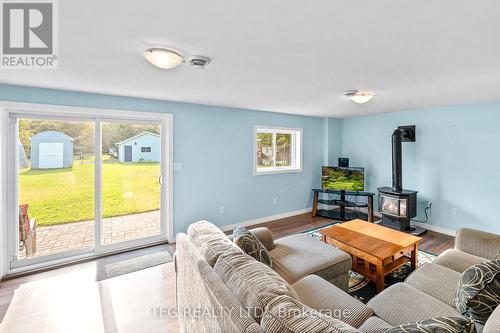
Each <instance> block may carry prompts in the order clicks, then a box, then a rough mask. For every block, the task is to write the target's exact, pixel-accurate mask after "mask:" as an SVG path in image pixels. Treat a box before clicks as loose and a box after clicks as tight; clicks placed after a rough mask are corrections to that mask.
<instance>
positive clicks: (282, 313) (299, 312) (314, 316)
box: [260, 296, 361, 333]
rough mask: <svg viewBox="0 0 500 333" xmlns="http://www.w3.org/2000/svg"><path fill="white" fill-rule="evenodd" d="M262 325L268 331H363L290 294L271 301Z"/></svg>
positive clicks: (345, 332)
mask: <svg viewBox="0 0 500 333" xmlns="http://www.w3.org/2000/svg"><path fill="white" fill-rule="evenodd" d="M260 325H261V326H262V328H263V330H264V332H266V333H275V332H276V333H316V332H321V333H358V332H359V333H361V331H360V330H357V329H355V328H354V327H352V326H350V325H348V324H346V323H344V322H342V321H340V320H338V319H335V318H333V317H330V316H327V315H325V314H322V313H321V312H320V311H318V310H314V309H311V308H310V307H308V306H306V305H304V304H302V303H300V302H299V301H297V300H296V299H293V298H292V297H290V296H279V297H276V298H274V299H273V300H272V301H271V302H269V303H268V305H267V307H266V310H265V311H264V315H263V316H262V320H261V323H260Z"/></svg>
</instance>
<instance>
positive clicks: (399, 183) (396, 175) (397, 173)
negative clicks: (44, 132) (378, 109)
mask: <svg viewBox="0 0 500 333" xmlns="http://www.w3.org/2000/svg"><path fill="white" fill-rule="evenodd" d="M402 142H403V133H402V131H401V130H400V129H396V130H395V131H394V133H392V190H393V191H394V192H401V191H402V190H403V175H402V162H401V151H402V148H401V144H402Z"/></svg>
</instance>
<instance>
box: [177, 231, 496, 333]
mask: <svg viewBox="0 0 500 333" xmlns="http://www.w3.org/2000/svg"><path fill="white" fill-rule="evenodd" d="M252 232H253V233H254V235H255V236H256V237H257V238H258V239H259V240H260V241H261V242H262V244H264V246H265V247H266V248H267V249H268V250H269V253H270V254H271V257H272V259H273V265H272V267H273V268H272V269H271V268H270V267H268V266H266V265H264V264H262V263H260V262H258V261H257V260H255V259H253V258H251V257H250V256H248V255H246V254H244V253H242V251H241V250H240V249H239V248H238V247H237V246H235V245H234V244H233V242H232V241H231V240H230V239H229V238H228V237H227V236H226V235H225V234H224V233H223V232H222V231H220V230H219V229H218V228H217V227H216V226H214V225H213V224H211V223H209V222H207V221H200V222H197V223H194V224H192V225H191V226H190V227H189V229H188V232H187V234H182V233H181V234H178V236H177V252H176V255H175V265H176V279H177V306H178V314H179V321H180V324H181V328H182V331H183V332H295V330H296V329H297V327H298V330H299V331H301V332H320V331H323V332H374V333H379V332H380V333H381V332H385V331H387V330H389V329H391V328H393V327H395V326H397V325H401V324H406V323H411V322H417V321H422V320H426V319H429V318H435V317H461V315H460V314H459V313H458V312H457V310H456V309H455V307H454V305H453V299H454V297H455V293H456V289H457V285H458V279H459V278H460V276H461V273H462V272H463V271H464V270H465V269H467V268H468V267H470V266H471V265H474V264H476V263H480V262H484V261H486V260H488V259H494V258H495V256H497V255H498V251H499V250H500V236H498V235H495V234H491V233H486V232H482V231H477V230H472V229H466V228H463V229H460V230H459V231H458V233H457V236H456V245H455V248H454V249H451V250H448V251H445V252H444V253H442V254H441V255H440V256H439V257H438V258H437V259H436V260H435V262H434V263H427V264H424V265H422V266H421V267H420V268H418V269H417V270H416V271H415V272H413V273H412V274H411V275H410V276H409V277H408V279H407V280H406V281H405V282H404V283H397V284H395V285H392V286H390V287H389V288H387V289H385V290H384V291H383V292H381V293H380V294H378V295H377V296H375V297H374V298H373V299H371V300H370V301H369V302H368V303H367V304H366V305H365V304H363V303H361V302H360V301H358V300H357V299H355V298H353V297H351V296H350V295H349V294H348V293H346V289H347V281H348V280H347V278H348V277H347V272H348V270H349V268H350V266H351V259H350V256H349V255H347V254H345V253H343V252H342V251H340V250H338V249H336V248H333V247H331V246H330V245H326V244H324V243H322V242H321V241H319V240H316V239H314V238H312V237H310V236H307V235H293V236H289V237H285V238H282V239H279V240H274V239H273V237H272V234H271V232H270V231H269V230H268V229H266V228H259V229H256V230H253V231H252ZM298 310H300V311H302V312H301V313H303V312H304V310H307V311H310V312H307V311H306V312H307V318H305V319H304V318H302V321H299V320H298V319H297V320H296V319H295V317H296V316H297V313H298V312H297V311H298ZM294 316H295V317H294ZM301 325H303V326H301ZM476 328H477V330H478V331H479V332H484V333H499V332H500V307H497V308H496V310H495V311H494V312H493V314H492V315H491V316H490V318H489V319H488V321H487V322H486V324H485V325H484V327H483V326H482V325H480V324H476Z"/></svg>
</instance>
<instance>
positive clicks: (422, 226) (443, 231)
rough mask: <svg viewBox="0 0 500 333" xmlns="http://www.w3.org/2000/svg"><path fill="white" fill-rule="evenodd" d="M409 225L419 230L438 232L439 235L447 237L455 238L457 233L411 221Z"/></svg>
mask: <svg viewBox="0 0 500 333" xmlns="http://www.w3.org/2000/svg"><path fill="white" fill-rule="evenodd" d="M411 223H412V224H413V225H415V226H416V227H419V228H422V229H425V230H430V231H435V232H439V233H440V234H445V235H448V236H453V237H455V235H456V233H457V232H456V231H455V230H451V229H446V228H443V227H438V226H436V225H432V224H428V223H422V222H414V221H412V222H411Z"/></svg>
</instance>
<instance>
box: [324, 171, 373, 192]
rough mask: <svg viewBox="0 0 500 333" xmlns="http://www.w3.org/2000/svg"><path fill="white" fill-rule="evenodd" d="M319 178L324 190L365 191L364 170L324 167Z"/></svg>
mask: <svg viewBox="0 0 500 333" xmlns="http://www.w3.org/2000/svg"><path fill="white" fill-rule="evenodd" d="M321 178H322V186H323V189H324V190H346V191H364V190H365V169H364V168H340V167H330V166H324V167H323V172H322V177H321Z"/></svg>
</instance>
